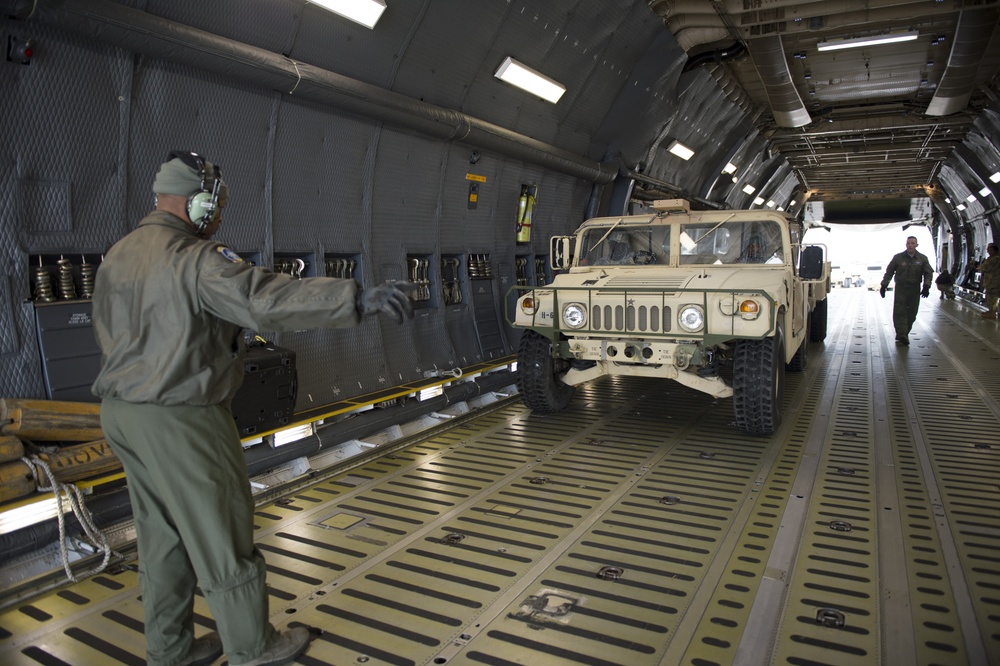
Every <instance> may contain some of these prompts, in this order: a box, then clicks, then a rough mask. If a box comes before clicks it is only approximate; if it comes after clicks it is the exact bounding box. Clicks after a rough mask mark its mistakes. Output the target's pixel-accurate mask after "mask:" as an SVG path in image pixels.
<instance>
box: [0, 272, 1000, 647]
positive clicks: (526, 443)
mask: <svg viewBox="0 0 1000 666" xmlns="http://www.w3.org/2000/svg"><path fill="white" fill-rule="evenodd" d="M977 314H978V313H977V311H975V310H974V309H971V308H969V307H968V306H966V305H963V304H962V303H961V302H955V301H942V302H940V303H939V302H938V301H934V300H928V301H923V302H922V308H921V312H920V316H919V318H918V321H917V324H916V326H915V328H914V331H913V332H912V333H911V345H910V346H909V347H908V348H901V347H898V346H896V345H894V344H893V335H892V324H891V300H888V299H887V300H886V301H883V300H882V299H880V298H878V294H877V293H875V292H867V291H862V290H857V289H843V290H836V291H834V292H833V294H832V295H831V303H830V311H829V322H830V326H829V333H828V336H827V338H826V341H825V342H824V343H822V344H814V345H812V347H811V349H810V352H811V353H810V357H809V364H808V367H807V368H806V370H805V371H804V372H800V373H793V372H788V373H787V374H786V391H785V398H784V402H783V405H782V408H783V413H784V421H783V424H782V426H781V428H780V429H779V431H778V432H777V433H775V435H773V436H771V437H750V436H747V435H746V434H744V433H743V432H742V431H740V430H739V429H737V427H736V425H735V423H734V419H733V414H732V405H731V402H730V400H717V399H713V398H711V397H710V396H706V395H704V394H700V393H697V392H694V391H690V390H687V389H685V388H683V387H681V386H679V385H676V384H670V383H663V382H658V381H656V380H651V379H633V380H625V379H605V380H599V381H596V382H593V383H591V384H588V385H585V386H583V387H580V388H578V390H577V395H576V398H575V399H574V401H573V402H572V403H571V405H570V406H569V408H567V409H566V410H564V411H562V412H560V413H557V414H553V415H546V416H541V415H534V414H531V413H530V412H529V411H527V410H526V409H525V408H524V407H523V406H521V404H520V403H519V402H518V401H517V400H516V399H512V400H509V401H505V402H502V403H500V404H499V405H497V406H495V407H494V408H492V409H491V410H489V411H484V412H483V413H480V414H474V415H472V416H470V417H463V418H459V419H455V420H454V421H453V422H451V423H448V424H446V425H445V426H443V427H442V428H441V429H440V430H437V431H430V432H429V434H428V435H427V436H426V437H423V438H422V439H420V441H416V442H415V443H412V444H409V445H407V446H406V447H405V448H401V449H399V450H395V451H393V452H391V453H389V454H387V455H383V456H382V457H377V458H373V459H371V460H369V461H367V462H365V463H363V464H361V465H355V466H353V467H352V468H350V469H346V468H345V470H344V471H342V472H333V473H332V474H330V475H329V476H326V477H324V476H319V477H317V478H318V479H319V480H317V481H315V482H313V483H311V484H310V485H307V486H305V487H299V488H296V489H295V490H293V491H290V492H289V493H287V494H286V495H284V496H282V497H279V498H276V499H271V500H269V501H268V502H267V503H265V504H263V505H261V506H259V507H258V509H257V512H256V514H255V523H256V540H257V544H258V547H259V548H260V549H261V551H262V552H263V553H264V556H265V558H266V561H267V565H268V587H269V591H270V599H271V611H272V621H273V622H274V623H275V624H276V625H278V626H289V625H291V626H297V625H306V626H311V627H317V628H319V629H321V630H322V632H323V633H322V634H321V635H320V636H319V637H318V638H317V639H316V640H315V641H314V642H313V644H312V646H311V647H310V650H309V652H308V653H307V655H306V656H304V657H302V658H300V660H299V663H302V664H311V665H315V666H323V665H332V666H349V665H352V664H367V665H378V664H392V665H398V666H404V665H414V666H416V665H432V664H463V665H481V664H489V665H495V666H506V665H510V664H526V665H532V666H549V665H552V666H563V665H566V666H568V665H571V664H587V665H593V666H596V665H609V666H610V665H612V664H619V665H621V666H643V665H647V664H648V665H650V666H653V665H657V666H666V665H673V664H690V665H692V666H709V665H712V664H719V665H723V664H739V665H747V666H758V665H759V664H767V663H772V664H845V665H848V664H849V665H850V666H858V664H865V665H867V664H884V665H885V666H896V665H897V664H907V665H909V664H921V665H923V664H926V665H927V666H930V665H931V664H951V665H959V664H1000V601H998V599H1000V556H997V555H996V553H997V552H998V551H1000V548H998V545H1000V536H998V535H1000V486H998V485H997V479H998V478H1000V444H998V440H997V436H996V426H995V424H996V423H997V422H998V420H1000V404H998V400H1000V396H998V391H1000V384H998V381H997V379H996V378H997V377H998V376H1000V345H998V343H997V337H996V325H995V323H993V322H984V321H982V320H980V319H979V318H978V316H977ZM324 474H325V473H324ZM195 613H196V633H197V634H199V635H201V634H203V633H205V632H207V631H210V630H212V629H213V628H214V621H213V620H212V618H211V613H210V612H209V610H208V608H207V604H206V603H205V601H204V599H203V598H202V597H201V596H200V595H199V596H198V597H197V598H196V600H195ZM142 628H143V608H142V603H141V595H140V590H139V587H138V579H137V576H136V574H135V570H134V563H133V566H127V567H122V566H118V567H115V568H114V569H112V570H110V571H107V572H104V573H102V574H100V575H98V576H96V577H94V578H91V579H88V580H85V581H83V582H81V583H77V584H72V585H67V586H65V587H64V588H62V589H60V590H57V591H53V592H49V593H45V594H42V595H40V596H37V597H35V598H31V599H24V600H22V601H20V602H18V603H14V604H12V605H9V607H8V608H7V609H6V610H4V611H2V612H0V663H4V664H16V665H22V664H43V665H50V664H53V665H54V664H72V665H74V666H87V665H89V664H95V665H98V664H100V665H103V664H111V663H120V664H143V663H145V661H144V640H143V636H142ZM223 663H225V659H224V658H222V659H220V660H219V661H218V662H217V664H223Z"/></svg>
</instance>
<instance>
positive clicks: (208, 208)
mask: <svg viewBox="0 0 1000 666" xmlns="http://www.w3.org/2000/svg"><path fill="white" fill-rule="evenodd" d="M187 208H188V218H189V219H190V220H191V223H192V224H194V226H195V227H197V228H198V231H201V230H203V229H204V228H205V227H207V226H208V225H209V223H211V221H212V218H213V217H215V195H214V194H213V193H212V192H204V191H201V192H195V193H194V194H192V195H191V196H190V197H188V207H187Z"/></svg>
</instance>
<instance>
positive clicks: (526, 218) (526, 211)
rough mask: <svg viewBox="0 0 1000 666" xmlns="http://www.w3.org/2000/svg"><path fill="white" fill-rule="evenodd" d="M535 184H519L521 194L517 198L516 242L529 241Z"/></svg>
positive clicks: (535, 191)
mask: <svg viewBox="0 0 1000 666" xmlns="http://www.w3.org/2000/svg"><path fill="white" fill-rule="evenodd" d="M537 192H538V186H537V185H521V196H520V197H519V198H518V200H517V242H518V243H530V242H531V213H532V211H533V210H534V208H535V195H536V194H537Z"/></svg>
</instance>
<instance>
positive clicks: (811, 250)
mask: <svg viewBox="0 0 1000 666" xmlns="http://www.w3.org/2000/svg"><path fill="white" fill-rule="evenodd" d="M799 277H800V278H802V279H803V280H818V279H820V278H821V277H823V248H821V247H819V246H818V245H810V246H808V247H804V248H802V255H801V257H800V258H799Z"/></svg>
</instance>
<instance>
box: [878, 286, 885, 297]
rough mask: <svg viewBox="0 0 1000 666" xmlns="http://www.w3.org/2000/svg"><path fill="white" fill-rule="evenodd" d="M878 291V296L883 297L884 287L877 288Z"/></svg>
mask: <svg viewBox="0 0 1000 666" xmlns="http://www.w3.org/2000/svg"><path fill="white" fill-rule="evenodd" d="M878 293H879V295H880V296H882V298H885V287H882V288H881V289H879V290H878Z"/></svg>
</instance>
